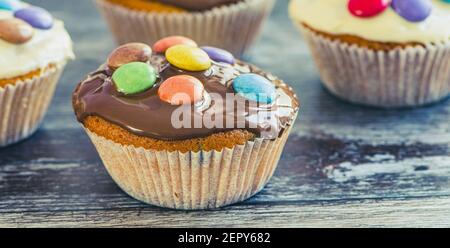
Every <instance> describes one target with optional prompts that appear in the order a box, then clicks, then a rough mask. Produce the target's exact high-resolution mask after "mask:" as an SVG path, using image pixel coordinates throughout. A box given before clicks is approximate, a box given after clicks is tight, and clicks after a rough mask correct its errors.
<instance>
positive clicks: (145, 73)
mask: <svg viewBox="0 0 450 248" xmlns="http://www.w3.org/2000/svg"><path fill="white" fill-rule="evenodd" d="M112 79H113V81H114V84H115V85H116V87H117V90H118V91H119V92H121V93H124V94H126V95H131V94H137V93H141V92H143V91H145V90H147V89H149V88H150V87H152V86H153V84H155V82H156V70H155V68H153V67H152V66H151V65H149V64H147V63H143V62H131V63H128V64H125V65H122V66H121V67H119V68H118V69H117V70H116V71H115V72H114V74H113V76H112Z"/></svg>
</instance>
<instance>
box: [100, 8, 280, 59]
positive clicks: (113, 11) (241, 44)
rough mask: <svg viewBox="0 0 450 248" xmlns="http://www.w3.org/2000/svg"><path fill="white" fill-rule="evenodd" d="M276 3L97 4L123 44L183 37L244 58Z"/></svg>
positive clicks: (148, 42) (149, 42)
mask: <svg viewBox="0 0 450 248" xmlns="http://www.w3.org/2000/svg"><path fill="white" fill-rule="evenodd" d="M274 3H275V0H200V1H193V0H188V1H180V0H161V1H151V0H126V1H125V0H97V4H98V6H99V9H100V10H101V12H102V14H103V16H104V17H105V19H106V21H107V23H108V24H109V26H110V29H111V31H112V33H113V35H114V36H115V38H116V39H117V41H118V43H119V44H125V43H128V42H143V43H146V44H153V43H155V42H156V41H157V40H159V39H161V38H163V37H167V36H173V35H183V36H186V37H190V38H192V39H194V40H196V41H197V42H198V43H199V44H200V45H211V46H216V47H220V48H224V49H227V50H228V51H230V52H232V53H233V54H234V55H235V56H239V57H240V56H241V55H242V54H243V53H244V52H245V50H246V49H247V48H249V46H250V45H251V44H252V43H253V42H254V41H255V39H256V38H257V36H258V35H259V33H260V29H261V26H262V24H263V22H264V20H265V19H266V18H267V17H268V16H269V14H270V12H271V10H272V8H273V5H274Z"/></svg>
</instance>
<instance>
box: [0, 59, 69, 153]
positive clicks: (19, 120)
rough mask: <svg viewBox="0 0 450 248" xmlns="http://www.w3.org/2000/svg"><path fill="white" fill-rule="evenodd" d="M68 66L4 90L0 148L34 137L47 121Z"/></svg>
mask: <svg viewBox="0 0 450 248" xmlns="http://www.w3.org/2000/svg"><path fill="white" fill-rule="evenodd" d="M64 66H65V64H60V65H57V66H56V67H54V68H51V69H49V70H48V71H46V72H45V73H43V74H42V75H41V76H39V77H34V78H32V79H28V80H24V81H20V82H17V83H15V84H14V85H7V86H6V87H4V88H0V147H3V146H7V145H10V144H13V143H16V142H19V141H21V140H23V139H25V138H27V137H29V136H30V135H32V134H33V133H34V132H35V131H36V130H37V128H38V127H39V125H40V123H41V121H42V119H43V118H44V115H45V113H46V112H47V108H48V106H49V104H50V102H51V100H52V98H53V93H54V91H55V88H56V84H57V82H58V79H59V77H60V76H61V73H62V71H63V69H64Z"/></svg>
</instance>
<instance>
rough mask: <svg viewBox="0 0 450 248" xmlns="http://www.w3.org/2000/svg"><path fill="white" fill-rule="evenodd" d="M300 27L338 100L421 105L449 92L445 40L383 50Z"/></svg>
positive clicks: (449, 62)
mask: <svg viewBox="0 0 450 248" xmlns="http://www.w3.org/2000/svg"><path fill="white" fill-rule="evenodd" d="M300 29H301V31H302V33H303V36H304V38H305V39H306V41H307V43H308V44H309V47H310V49H311V51H312V55H313V58H314V60H315V63H316V65H317V67H318V70H319V72H320V75H321V78H322V81H323V82H324V84H325V86H326V87H327V88H328V89H329V90H330V91H331V93H333V94H335V95H336V96H338V97H339V98H342V99H345V100H348V101H350V102H353V103H359V104H364V105H370V106H377V107H387V108H390V107H414V106H420V105H425V104H429V103H433V102H436V101H439V100H441V99H443V98H445V97H447V96H449V95H450V41H449V42H446V43H443V44H433V45H431V44H430V45H427V46H426V47H421V46H414V47H413V46H411V47H407V48H397V49H393V50H392V51H388V52H385V51H374V50H370V49H366V48H362V47H358V46H356V45H349V44H346V43H342V42H339V41H332V40H330V39H329V38H325V37H323V36H321V35H319V34H317V33H315V32H313V31H311V30H309V29H307V28H305V27H303V26H302V25H301V26H300Z"/></svg>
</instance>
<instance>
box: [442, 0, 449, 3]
mask: <svg viewBox="0 0 450 248" xmlns="http://www.w3.org/2000/svg"><path fill="white" fill-rule="evenodd" d="M442 1H444V2H446V3H450V0H442Z"/></svg>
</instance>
